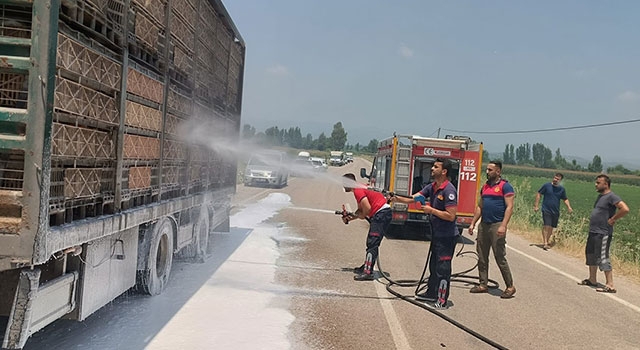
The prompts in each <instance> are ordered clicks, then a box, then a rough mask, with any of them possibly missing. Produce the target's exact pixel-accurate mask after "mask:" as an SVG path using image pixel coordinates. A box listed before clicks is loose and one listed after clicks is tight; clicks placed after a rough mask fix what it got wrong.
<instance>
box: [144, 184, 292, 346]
mask: <svg viewBox="0 0 640 350" xmlns="http://www.w3.org/2000/svg"><path fill="white" fill-rule="evenodd" d="M290 202H291V198H290V197H289V196H287V195H286V194H282V193H272V194H270V195H269V196H268V197H266V198H265V199H263V200H260V201H258V202H256V203H253V204H250V205H248V206H247V207H246V208H245V209H243V210H242V211H241V212H239V213H237V214H236V215H234V216H232V217H231V225H232V226H234V227H241V228H251V229H253V231H252V232H251V233H250V234H249V236H248V237H247V238H246V240H245V241H244V242H243V244H242V245H240V246H239V247H238V249H237V250H236V251H235V252H234V253H233V254H232V255H231V256H230V257H229V259H228V260H227V261H226V262H225V263H224V264H222V266H220V268H219V269H218V270H217V271H216V272H215V274H213V275H212V276H211V278H210V279H209V280H208V281H207V283H205V285H203V286H202V288H200V290H198V292H197V293H195V294H194V295H193V297H192V298H191V299H190V300H189V301H188V302H187V303H185V305H184V306H183V307H182V308H181V309H180V311H179V312H178V313H176V315H175V316H174V317H173V318H172V319H171V320H170V321H169V322H168V323H167V324H166V326H165V327H164V328H163V329H162V330H161V331H160V332H159V333H158V334H157V336H156V337H154V338H153V339H152V340H151V341H150V343H149V346H148V347H147V349H235V350H239V349H290V348H291V344H290V343H289V340H288V338H287V333H288V327H289V325H290V324H291V323H292V322H293V321H294V319H295V318H294V316H293V315H292V314H291V313H290V312H289V311H288V310H287V309H286V305H282V307H278V306H277V305H275V304H277V303H275V301H276V300H275V298H276V296H277V295H276V294H275V293H274V292H275V291H278V290H282V287H280V286H277V285H276V284H275V283H274V277H275V272H276V262H277V259H278V257H279V256H280V254H279V252H278V247H277V244H276V241H275V240H274V239H273V237H274V236H276V235H277V234H278V229H277V228H275V227H273V225H267V224H263V222H264V221H266V220H267V219H269V218H270V217H272V216H274V215H275V214H276V213H277V212H278V210H280V209H282V208H284V207H287V206H289V205H290ZM238 262H244V263H238Z"/></svg>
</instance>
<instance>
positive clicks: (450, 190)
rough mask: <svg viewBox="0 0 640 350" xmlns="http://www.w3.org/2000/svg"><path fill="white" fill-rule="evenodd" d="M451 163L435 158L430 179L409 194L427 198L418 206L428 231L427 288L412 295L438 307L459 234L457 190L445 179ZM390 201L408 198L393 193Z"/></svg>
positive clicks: (446, 289)
mask: <svg viewBox="0 0 640 350" xmlns="http://www.w3.org/2000/svg"><path fill="white" fill-rule="evenodd" d="M452 167H453V164H452V163H451V161H450V160H448V159H440V158H438V159H436V161H435V162H434V163H433V166H432V167H431V178H432V179H433V182H432V183H430V184H428V185H427V186H425V187H424V188H423V189H422V190H420V191H419V192H416V193H415V194H413V196H412V197H413V198H414V199H413V200H414V201H415V200H419V199H420V198H419V197H424V198H428V199H429V202H428V203H427V204H426V205H424V206H423V207H422V209H423V210H424V212H425V214H427V215H429V217H430V223H431V233H432V234H431V248H430V249H431V258H430V259H429V280H428V282H427V290H426V291H425V292H424V293H419V294H416V299H417V300H421V301H425V302H426V303H427V305H429V306H432V307H435V308H439V309H440V308H447V302H448V300H449V289H450V284H451V260H452V259H453V254H454V251H455V247H456V241H457V239H458V236H459V232H458V227H457V226H456V215H457V212H458V194H457V191H456V188H455V186H453V184H452V183H451V182H449V174H450V173H451V172H452ZM424 198H422V199H423V200H424ZM392 201H398V202H403V203H410V202H411V201H412V199H410V198H403V197H399V196H394V197H393V198H392Z"/></svg>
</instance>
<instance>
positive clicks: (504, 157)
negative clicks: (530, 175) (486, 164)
mask: <svg viewBox="0 0 640 350" xmlns="http://www.w3.org/2000/svg"><path fill="white" fill-rule="evenodd" d="M502 162H503V163H504V164H511V162H510V159H509V145H508V144H506V145H504V152H502Z"/></svg>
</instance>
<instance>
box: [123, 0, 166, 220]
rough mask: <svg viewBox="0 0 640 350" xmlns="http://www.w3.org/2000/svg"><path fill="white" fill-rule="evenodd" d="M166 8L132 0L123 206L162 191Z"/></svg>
mask: <svg viewBox="0 0 640 350" xmlns="http://www.w3.org/2000/svg"><path fill="white" fill-rule="evenodd" d="M166 12H167V2H166V0H132V1H131V7H130V12H129V20H128V25H129V34H128V48H129V58H130V60H129V62H128V63H129V65H128V70H127V77H126V79H127V93H126V101H125V120H124V127H125V129H124V139H123V163H122V178H121V179H120V182H121V188H122V196H121V201H122V202H121V207H122V208H129V207H134V206H137V205H143V204H148V203H151V202H153V201H155V200H157V196H158V195H159V193H160V186H159V185H160V176H161V175H160V174H161V170H160V156H161V154H160V152H161V145H160V143H161V139H162V127H163V113H162V110H163V105H164V102H165V96H164V94H165V92H164V90H165V77H164V71H163V70H164V68H165V66H166V64H167V62H166V59H165V58H166V53H165V32H166Z"/></svg>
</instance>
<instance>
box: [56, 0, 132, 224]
mask: <svg viewBox="0 0 640 350" xmlns="http://www.w3.org/2000/svg"><path fill="white" fill-rule="evenodd" d="M88 9H94V7H93V5H92V4H91V3H90V2H88V1H87V2H84V1H80V0H79V1H78V4H77V10H76V11H75V15H76V16H82V17H83V18H88V17H89V15H88V14H87V13H85V12H89V11H88ZM67 10H70V9H67ZM92 11H95V10H92ZM90 13H91V15H92V16H93V17H94V19H95V18H102V20H104V21H105V22H106V23H108V22H107V21H106V19H105V17H104V16H103V17H100V16H99V15H100V13H99V12H90ZM93 22H95V20H94V21H93ZM89 24H92V25H93V27H86V28H83V29H84V33H87V34H89V35H85V34H83V33H81V32H79V31H74V30H72V29H70V28H68V27H65V26H61V31H60V32H59V33H58V38H57V39H58V40H57V41H58V46H57V56H56V66H57V73H56V84H55V93H54V113H53V125H52V142H51V187H50V194H49V195H50V200H49V206H50V217H51V224H53V225H59V224H62V223H65V222H71V221H73V220H77V219H82V218H85V217H89V216H97V215H101V214H103V213H108V212H110V211H112V210H113V199H114V185H115V164H116V151H115V142H114V141H115V135H116V133H117V130H118V125H119V123H120V115H119V112H118V104H119V90H120V84H121V79H122V77H121V71H122V66H121V64H120V63H119V62H118V61H119V59H118V56H117V55H116V54H115V53H114V52H113V51H111V50H109V49H107V48H106V47H105V46H103V45H102V44H100V43H99V42H97V41H96V40H93V39H92V38H91V32H92V31H93V30H95V29H96V28H95V23H89ZM102 28H104V27H102V26H101V27H99V29H100V30H102V32H100V33H97V34H101V33H103V32H105V30H104V29H102ZM110 32H113V30H111V31H110Z"/></svg>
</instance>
